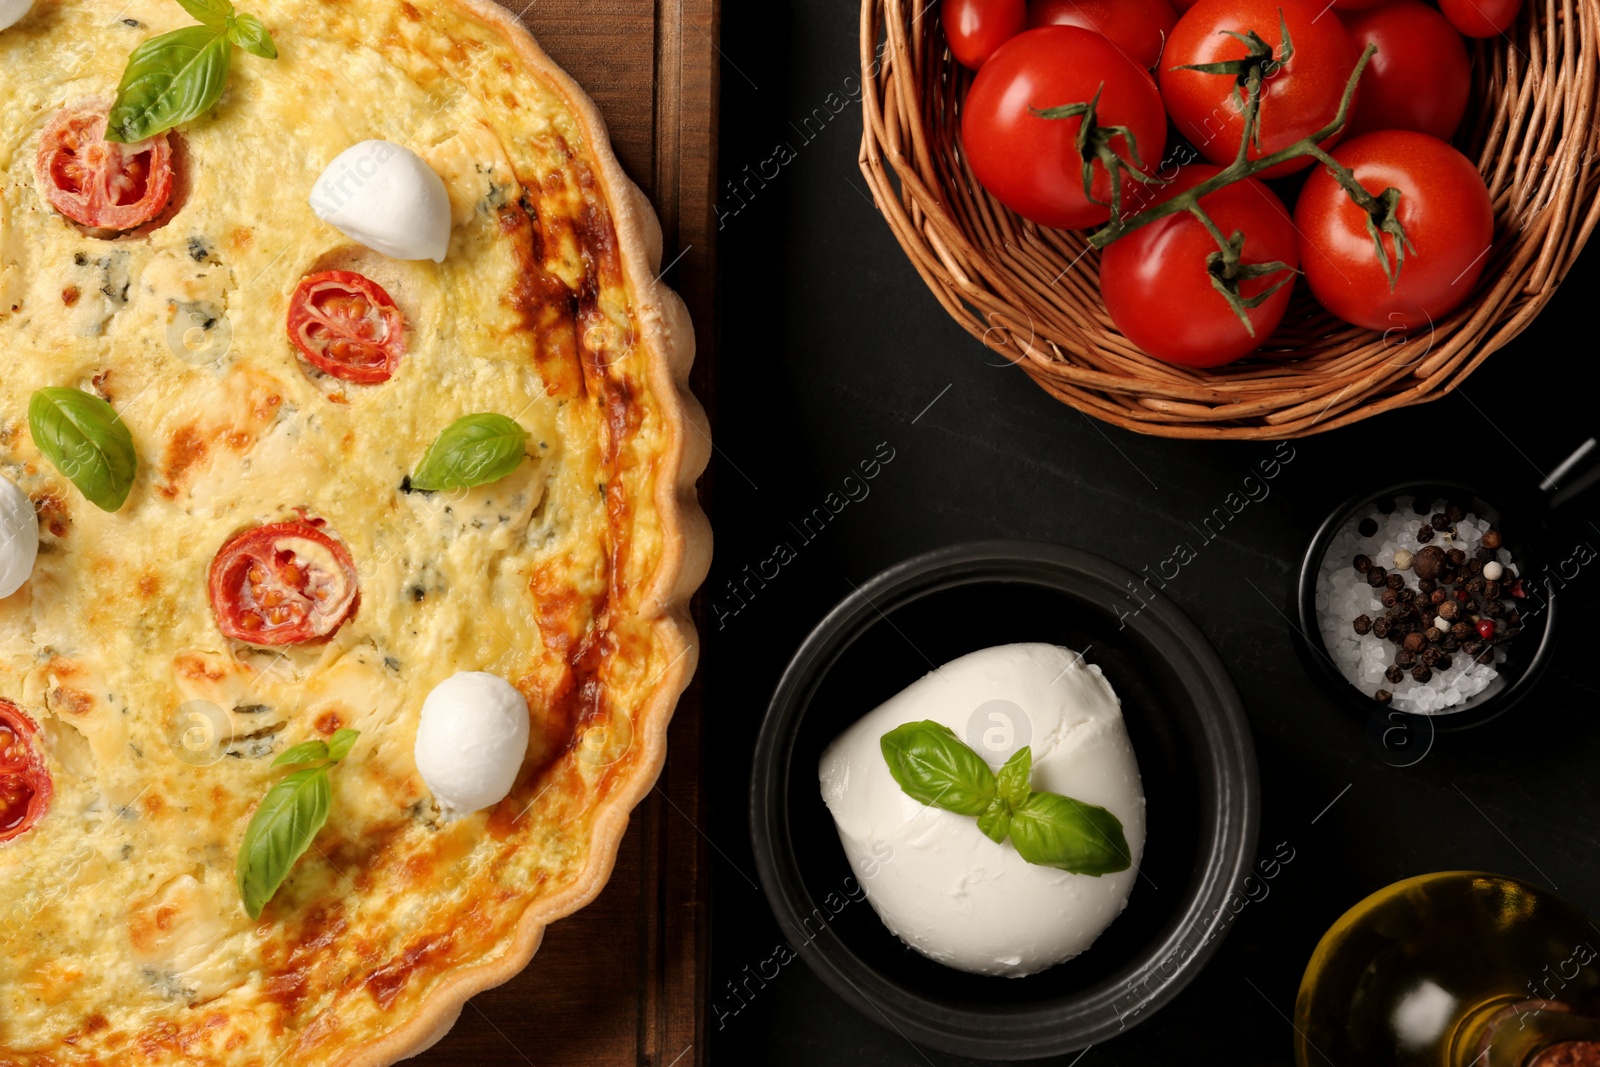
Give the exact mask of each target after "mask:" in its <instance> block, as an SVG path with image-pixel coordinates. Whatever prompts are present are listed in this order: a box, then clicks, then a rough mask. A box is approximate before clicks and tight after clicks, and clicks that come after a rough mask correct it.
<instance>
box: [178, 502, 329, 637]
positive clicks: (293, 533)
mask: <svg viewBox="0 0 1600 1067" xmlns="http://www.w3.org/2000/svg"><path fill="white" fill-rule="evenodd" d="M321 525H322V524H321V522H320V521H312V522H279V523H273V524H271V525H268V526H257V527H256V528H254V529H252V530H246V531H245V532H244V533H241V534H239V535H238V536H236V537H234V539H233V540H231V541H229V542H228V543H227V544H226V545H223V546H222V550H221V551H220V552H218V553H217V555H216V558H215V559H213V560H212V561H211V577H210V582H209V585H210V592H211V612H212V614H213V615H215V616H216V620H217V628H218V629H219V630H221V631H222V632H223V634H224V635H226V636H228V637H231V638H234V639H235V640H238V641H245V642H247V643H249V644H252V645H296V644H300V643H301V642H304V641H314V640H316V639H318V638H321V637H327V636H328V635H329V634H331V633H333V632H334V631H335V630H337V629H338V628H339V627H340V626H341V625H342V624H343V623H344V621H345V619H347V618H349V617H350V615H351V614H353V613H354V612H355V610H356V606H357V603H358V601H359V600H360V586H359V584H358V582H357V578H356V568H355V564H354V563H352V562H351V561H350V553H349V551H348V550H347V549H346V548H345V547H344V545H342V544H340V543H339V542H338V541H336V540H334V539H333V538H332V537H329V536H328V535H327V534H325V533H323V532H322V530H321Z"/></svg>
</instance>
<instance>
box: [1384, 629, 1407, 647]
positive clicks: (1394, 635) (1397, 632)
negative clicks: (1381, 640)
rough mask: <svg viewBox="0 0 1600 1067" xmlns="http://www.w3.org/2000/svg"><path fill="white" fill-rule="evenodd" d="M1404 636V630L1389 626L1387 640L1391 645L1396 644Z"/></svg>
mask: <svg viewBox="0 0 1600 1067" xmlns="http://www.w3.org/2000/svg"><path fill="white" fill-rule="evenodd" d="M1405 636H1406V634H1405V631H1404V630H1402V629H1400V627H1398V626H1391V627H1390V628H1389V637H1388V639H1387V640H1388V642H1389V643H1390V644H1391V645H1398V644H1399V643H1400V642H1401V641H1402V640H1404V639H1405Z"/></svg>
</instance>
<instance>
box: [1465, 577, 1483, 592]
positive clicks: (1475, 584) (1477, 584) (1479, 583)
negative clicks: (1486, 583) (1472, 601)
mask: <svg viewBox="0 0 1600 1067" xmlns="http://www.w3.org/2000/svg"><path fill="white" fill-rule="evenodd" d="M1467 592H1469V593H1481V592H1483V579H1482V578H1468V579H1467Z"/></svg>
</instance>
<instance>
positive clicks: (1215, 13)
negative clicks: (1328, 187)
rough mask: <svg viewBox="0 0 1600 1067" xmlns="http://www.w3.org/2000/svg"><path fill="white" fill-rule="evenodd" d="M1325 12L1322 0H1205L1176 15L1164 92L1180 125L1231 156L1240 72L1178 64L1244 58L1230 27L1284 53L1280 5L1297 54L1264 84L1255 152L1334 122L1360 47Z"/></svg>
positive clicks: (1224, 157) (1219, 159) (1301, 163)
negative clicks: (1210, 70)
mask: <svg viewBox="0 0 1600 1067" xmlns="http://www.w3.org/2000/svg"><path fill="white" fill-rule="evenodd" d="M1325 12H1326V6H1325V5H1324V4H1323V3H1321V2H1320V0H1200V2H1199V3H1197V4H1195V6H1194V7H1192V8H1190V9H1189V11H1188V12H1187V13H1186V14H1185V15H1184V16H1183V17H1182V18H1180V19H1179V20H1178V25H1177V27H1176V28H1174V29H1173V31H1172V37H1171V39H1170V40H1168V41H1167V50H1166V53H1165V54H1164V55H1163V56H1162V58H1161V98H1162V100H1164V101H1165V102H1166V105H1167V111H1168V112H1169V113H1170V114H1171V115H1172V122H1173V125H1174V126H1176V127H1177V128H1178V132H1179V133H1180V134H1182V135H1183V136H1184V137H1186V138H1188V139H1189V141H1190V142H1191V143H1192V144H1193V145H1194V146H1195V147H1196V148H1198V149H1199V150H1200V152H1201V154H1202V155H1204V156H1205V157H1206V158H1207V159H1209V160H1211V161H1212V162H1213V163H1218V164H1221V165H1223V166H1226V165H1227V164H1229V163H1232V162H1233V159H1234V156H1235V155H1237V154H1238V152H1239V140H1240V138H1241V136H1242V135H1243V133H1244V108H1243V106H1242V105H1241V104H1240V103H1239V102H1238V101H1237V100H1235V98H1234V91H1235V90H1236V89H1237V88H1239V83H1238V80H1237V79H1236V78H1233V77H1229V76H1228V75H1226V74H1202V73H1201V72H1199V71H1195V70H1181V69H1179V68H1180V67H1183V66H1189V65H1194V64H1203V63H1221V62H1225V61H1228V60H1237V59H1243V58H1245V57H1246V56H1248V55H1249V54H1250V51H1249V49H1248V48H1247V47H1246V46H1245V44H1244V43H1243V42H1242V41H1240V40H1239V39H1238V38H1236V37H1233V36H1231V34H1233V33H1241V34H1243V33H1248V32H1251V31H1253V32H1255V33H1256V34H1257V35H1258V36H1259V37H1260V38H1261V39H1262V40H1263V41H1265V42H1266V43H1267V44H1268V45H1269V46H1271V48H1272V54H1273V57H1274V59H1276V60H1281V58H1282V52H1283V33H1282V31H1281V29H1280V24H1279V15H1280V13H1281V15H1282V18H1283V25H1285V26H1287V27H1288V29H1289V39H1290V41H1291V43H1292V44H1293V45H1294V54H1293V55H1292V56H1291V57H1290V58H1289V60H1288V61H1287V62H1282V63H1280V64H1279V65H1277V66H1275V67H1274V68H1273V69H1272V72H1271V73H1270V74H1269V76H1268V77H1267V79H1266V82H1265V84H1264V86H1263V90H1262V94H1261V114H1260V130H1259V135H1260V136H1259V141H1260V145H1261V147H1260V148H1259V149H1258V148H1256V147H1255V146H1253V145H1252V146H1251V148H1250V158H1251V159H1258V158H1260V157H1261V156H1263V155H1271V154H1272V153H1274V152H1277V151H1279V150H1281V149H1284V148H1287V147H1288V146H1289V145H1291V144H1293V143H1294V142H1296V141H1298V140H1301V139H1302V138H1305V137H1309V136H1311V135H1312V134H1313V133H1316V132H1317V131H1318V130H1320V129H1322V127H1324V126H1326V125H1328V124H1329V123H1330V122H1332V121H1333V120H1334V118H1335V116H1337V115H1338V113H1339V100H1340V98H1341V97H1342V96H1343V95H1344V86H1345V82H1347V81H1348V80H1349V79H1350V75H1351V73H1352V72H1353V71H1354V70H1355V66H1356V58H1357V56H1358V54H1359V53H1357V52H1356V49H1355V46H1354V45H1353V44H1351V43H1350V35H1349V34H1348V33H1346V32H1345V29H1344V27H1343V26H1342V25H1340V23H1339V20H1338V19H1337V18H1335V17H1333V16H1331V15H1326V14H1325ZM1319 16H1320V17H1319ZM1338 139H1339V137H1338V135H1337V134H1335V135H1334V136H1332V137H1330V138H1328V139H1327V140H1326V141H1324V142H1322V145H1323V147H1324V148H1327V147H1329V146H1331V145H1333V144H1334V142H1336V141H1337V140H1338ZM1311 162H1312V160H1311V157H1310V156H1306V157H1304V158H1301V159H1291V160H1288V161H1287V162H1284V163H1280V164H1279V165H1278V166H1276V167H1273V168H1272V169H1271V170H1269V171H1267V172H1266V173H1265V174H1264V175H1262V176H1263V177H1267V178H1281V177H1282V176H1283V175H1285V174H1293V173H1294V172H1295V171H1297V170H1302V169H1304V168H1305V167H1308V166H1310V165H1311Z"/></svg>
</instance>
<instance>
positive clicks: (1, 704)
mask: <svg viewBox="0 0 1600 1067" xmlns="http://www.w3.org/2000/svg"><path fill="white" fill-rule="evenodd" d="M37 729H38V727H36V726H34V724H33V720H32V719H30V718H28V717H27V716H26V715H24V714H23V713H22V711H21V709H20V708H18V707H17V706H16V705H15V704H13V703H11V701H9V700H0V841H10V840H11V839H12V838H13V837H16V836H18V835H19V834H23V833H26V832H27V830H28V828H29V827H31V826H32V825H33V824H34V823H36V822H38V821H39V820H40V819H41V818H43V817H44V813H45V811H46V810H47V809H48V808H49V807H50V792H51V785H50V772H49V771H48V770H46V769H45V765H44V760H43V759H41V758H40V757H39V751H38V749H36V748H34V747H33V735H34V733H35V731H36V730H37Z"/></svg>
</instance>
